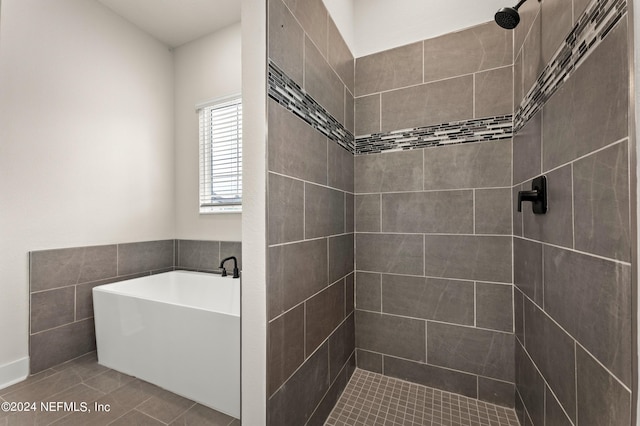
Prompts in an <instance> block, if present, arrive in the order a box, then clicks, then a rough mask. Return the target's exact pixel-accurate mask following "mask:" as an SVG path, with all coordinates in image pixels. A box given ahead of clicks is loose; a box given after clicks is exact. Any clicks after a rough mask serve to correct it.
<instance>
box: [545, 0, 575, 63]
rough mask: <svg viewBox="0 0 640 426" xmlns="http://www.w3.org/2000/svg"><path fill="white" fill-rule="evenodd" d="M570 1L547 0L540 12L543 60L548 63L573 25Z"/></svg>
mask: <svg viewBox="0 0 640 426" xmlns="http://www.w3.org/2000/svg"><path fill="white" fill-rule="evenodd" d="M572 3H573V2H570V1H565V0H545V1H543V2H542V11H541V12H540V16H541V24H542V28H541V30H542V60H543V61H544V63H545V64H546V63H548V62H549V61H550V60H551V58H553V55H554V54H555V53H556V51H557V50H558V47H559V46H560V43H562V42H563V41H564V39H565V37H566V36H567V35H568V34H569V32H570V31H571V27H572V26H573V8H572Z"/></svg>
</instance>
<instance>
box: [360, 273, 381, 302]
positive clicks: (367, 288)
mask: <svg viewBox="0 0 640 426" xmlns="http://www.w3.org/2000/svg"><path fill="white" fill-rule="evenodd" d="M381 280H382V276H381V274H372V273H370V272H356V308H358V309H363V310H365V311H375V312H381V309H382V308H381V306H382V281H381Z"/></svg>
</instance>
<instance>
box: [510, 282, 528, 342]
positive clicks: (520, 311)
mask: <svg viewBox="0 0 640 426" xmlns="http://www.w3.org/2000/svg"><path fill="white" fill-rule="evenodd" d="M513 328H514V333H515V335H516V337H517V338H518V340H520V342H521V344H523V345H524V343H525V342H524V294H523V293H522V292H521V291H520V290H519V289H518V287H514V288H513Z"/></svg>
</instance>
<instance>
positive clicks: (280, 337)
mask: <svg viewBox="0 0 640 426" xmlns="http://www.w3.org/2000/svg"><path fill="white" fill-rule="evenodd" d="M268 327H269V331H268V332H269V341H268V355H267V365H268V368H267V394H268V396H271V395H273V393H274V392H275V391H276V390H278V388H279V387H280V385H282V384H283V383H284V382H285V380H287V379H288V378H289V376H291V374H293V372H294V371H296V369H297V368H298V367H299V366H300V365H302V363H303V362H304V358H305V353H304V305H303V304H301V305H299V306H297V307H295V308H293V309H292V310H290V311H289V312H287V313H286V314H284V315H282V316H281V317H279V318H277V319H275V320H273V321H271V322H270V323H269V326H268Z"/></svg>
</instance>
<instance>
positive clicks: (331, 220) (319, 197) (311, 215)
mask: <svg viewBox="0 0 640 426" xmlns="http://www.w3.org/2000/svg"><path fill="white" fill-rule="evenodd" d="M304 191H305V194H304V234H305V238H307V239H310V238H317V237H326V236H329V235H336V234H342V233H344V193H343V192H342V191H336V190H334V189H329V188H325V187H323V186H318V185H314V184H310V183H306V184H305V185H304Z"/></svg>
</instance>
